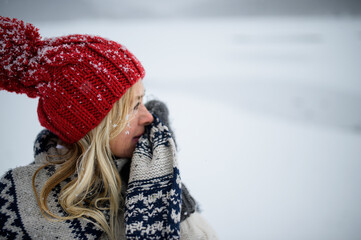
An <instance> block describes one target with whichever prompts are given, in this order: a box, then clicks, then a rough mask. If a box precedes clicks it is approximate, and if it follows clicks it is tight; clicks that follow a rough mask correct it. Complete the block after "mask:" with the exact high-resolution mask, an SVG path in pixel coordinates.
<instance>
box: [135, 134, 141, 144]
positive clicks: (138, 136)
mask: <svg viewBox="0 0 361 240" xmlns="http://www.w3.org/2000/svg"><path fill="white" fill-rule="evenodd" d="M142 135H143V133H141V134H139V135H137V136H135V137H133V142H135V143H137V142H138V140H139V138H140V137H141V136H142Z"/></svg>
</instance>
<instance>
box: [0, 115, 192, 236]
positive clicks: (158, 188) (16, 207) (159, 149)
mask: <svg viewBox="0 0 361 240" xmlns="http://www.w3.org/2000/svg"><path fill="white" fill-rule="evenodd" d="M155 119H157V118H155ZM157 126H158V127H157ZM147 131H148V133H149V134H148V133H147V134H148V135H147V137H144V138H142V140H141V143H140V144H138V146H137V148H136V152H137V154H136V156H134V157H133V159H132V161H129V159H114V161H115V165H116V167H117V168H118V171H119V172H120V173H122V177H124V175H128V174H123V173H124V172H128V173H129V185H128V187H127V185H125V186H124V187H125V188H124V194H125V195H126V199H127V202H126V205H127V207H126V216H125V218H126V219H127V221H126V225H125V226H123V227H122V229H123V230H122V232H123V235H124V238H125V234H126V233H127V237H126V238H127V239H177V238H179V236H178V234H179V230H178V229H179V220H180V219H179V218H180V215H181V216H182V217H181V221H182V222H185V221H186V220H187V219H188V218H189V217H190V216H192V214H193V213H194V212H195V209H196V203H195V201H194V199H193V198H192V197H191V196H190V194H189V193H188V191H187V190H184V191H181V190H180V189H179V182H180V178H179V174H178V173H179V172H178V170H176V169H177V167H176V166H177V164H176V159H175V157H174V156H173V154H175V153H174V151H173V150H174V144H173V141H172V139H171V138H170V137H171V136H170V135H169V132H167V128H166V127H165V126H163V124H162V123H161V122H160V121H159V120H156V121H155V123H154V124H153V125H152V127H151V128H150V129H148V130H147ZM150 136H152V138H151V137H150ZM148 137H149V138H148ZM147 139H148V140H147ZM58 143H59V138H58V137H57V136H56V135H55V134H53V133H51V132H50V131H48V130H44V131H42V132H41V133H40V134H39V135H38V137H37V139H36V141H35V144H34V154H35V161H34V163H32V164H30V165H28V166H24V167H18V168H15V169H12V170H10V171H8V172H7V173H6V174H5V175H4V176H3V177H2V179H1V181H0V239H107V236H106V234H105V233H104V232H103V231H102V229H100V228H98V227H97V226H96V225H94V224H93V223H91V222H88V221H85V220H84V219H82V218H79V219H73V220H67V221H61V222H50V221H48V220H46V219H45V218H44V217H43V216H42V214H41V212H40V209H39V207H38V205H37V202H36V199H35V196H34V193H33V190H32V184H31V182H32V177H33V174H34V172H35V171H36V170H37V169H38V168H39V167H40V166H42V165H43V164H44V163H46V161H47V159H48V156H55V155H58V154H61V153H64V152H65V151H66V149H65V148H58V147H57V146H58ZM151 149H154V151H155V152H153V153H151V152H150V150H151ZM144 156H145V158H144ZM150 156H152V159H150ZM166 156H168V157H169V158H168V157H167V158H165V157H166ZM167 159H168V161H167ZM147 162H148V163H149V166H145V165H144V164H145V163H147ZM157 164H159V166H155V165H157ZM127 165H130V170H129V169H128V170H127V169H126V168H127V167H126V166H127ZM163 167H164V169H162V168H163ZM58 168H59V166H58V165H51V166H48V167H46V168H44V169H43V170H41V171H40V172H39V173H38V175H37V177H36V182H35V184H36V189H37V192H40V190H41V187H42V186H43V184H44V182H45V181H46V180H47V179H48V178H49V177H50V176H52V175H53V174H54V172H55V171H56V170H57V169H58ZM152 169H156V173H155V174H151V173H149V172H148V171H151V170H152ZM72 178H73V176H72V177H70V178H68V179H66V180H65V181H64V182H62V183H61V184H60V185H58V186H56V187H55V188H54V189H53V190H52V191H51V193H50V194H49V197H48V205H49V209H50V210H51V211H52V212H54V213H56V214H59V215H60V216H65V215H66V213H65V211H64V210H63V209H62V208H61V206H60V204H59V203H58V196H59V193H60V190H61V188H62V187H63V186H64V185H65V184H67V183H68V182H69V181H70V180H71V179H72ZM173 189H174V190H173ZM182 189H186V188H185V186H184V185H183V184H182ZM142 191H143V192H142ZM180 191H181V193H182V194H181V198H182V199H184V201H183V200H182V205H181V213H180V212H179V208H180V201H181V200H180V195H179V193H180ZM152 193H157V194H152ZM152 197H153V198H152ZM141 199H143V200H144V201H141ZM152 199H153V200H154V202H152V201H151V200H152ZM148 200H149V201H148ZM173 210H174V211H173ZM121 212H123V211H121ZM104 213H105V214H106V212H104ZM121 217H123V215H121ZM132 219H133V220H134V221H133V220H132ZM153 223H154V224H153ZM155 223H157V224H155ZM152 226H154V228H153V229H154V231H150V230H151V229H152ZM186 226H188V224H186ZM195 226H196V225H195ZM188 228H192V227H191V226H189V227H187V229H188ZM126 229H127V231H126ZM147 231H148V232H147ZM187 231H188V230H187ZM142 234H146V235H142ZM121 239H123V238H122V237H121Z"/></svg>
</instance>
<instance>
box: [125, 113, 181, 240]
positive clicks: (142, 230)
mask: <svg viewBox="0 0 361 240" xmlns="http://www.w3.org/2000/svg"><path fill="white" fill-rule="evenodd" d="M181 186H182V185H181V179H180V175H179V170H178V165H177V159H176V149H175V144H174V141H173V139H172V136H171V134H170V132H169V130H168V128H167V126H165V125H164V124H163V123H162V122H161V121H160V120H159V118H158V117H157V116H155V115H154V121H153V123H152V124H151V125H150V126H147V129H146V132H145V134H144V135H143V136H142V137H141V138H140V139H139V141H138V144H137V147H136V149H135V151H134V154H133V158H132V164H131V167H130V176H129V184H128V189H127V195H126V201H125V233H126V236H127V239H144V238H146V239H179V238H180V228H179V224H180V219H181Z"/></svg>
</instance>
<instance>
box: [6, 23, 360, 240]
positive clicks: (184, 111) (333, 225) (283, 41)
mask: <svg viewBox="0 0 361 240" xmlns="http://www.w3.org/2000/svg"><path fill="white" fill-rule="evenodd" d="M35 24H36V25H37V26H38V27H39V28H40V30H41V33H42V35H43V36H58V35H63V34H70V33H90V34H98V35H101V36H104V37H108V38H110V39H113V40H116V41H119V42H120V43H123V44H125V45H126V46H127V47H128V48H129V49H130V50H131V51H132V52H133V53H135V55H136V56H137V57H138V58H139V59H140V60H141V61H142V62H143V64H144V65H145V68H146V70H147V76H146V80H145V81H144V83H145V85H146V88H147V93H148V98H149V99H151V98H157V99H160V100H163V101H165V102H166V103H167V104H168V106H169V109H170V114H171V119H172V124H173V128H174V131H175V133H176V137H177V142H178V144H179V150H180V152H179V160H180V165H181V171H182V177H183V180H184V182H185V183H186V184H187V185H188V187H189V189H190V191H191V192H192V194H193V195H194V196H195V197H196V199H197V200H198V201H199V202H200V204H201V208H202V209H203V214H204V216H205V217H206V218H207V219H208V221H209V222H210V223H211V225H212V226H213V227H214V228H215V229H216V231H217V232H218V234H219V236H220V237H221V239H247V240H256V239H257V240H258V239H260V240H271V239H277V240H280V239H291V240H296V239H299V240H301V239H302V240H304V239H307V240H311V239H312V240H313V239H314V240H320V239H325V240H331V239H348V240H351V239H360V238H361V230H360V229H361V228H360V226H361V205H360V202H361V174H360V171H361V105H360V103H361V80H360V77H361V68H360V62H361V19H352V18H265V19H259V18H255V19H252V18H249V19H207V20H195V21H190V20H188V21H182V20H172V21H168V20H167V21H160V20H142V21H136V20H132V21H119V22H114V21H113V22H109V21H105V20H104V21H97V22H95V21H78V22H61V23H42V22H40V23H35ZM0 104H1V110H2V116H1V121H2V124H1V128H0V131H1V132H2V133H3V134H2V135H1V137H0V144H1V148H0V154H1V156H2V159H3V160H2V166H1V168H0V171H1V173H3V172H5V171H6V170H7V169H9V168H11V167H15V166H19V165H25V164H27V163H30V162H31V161H32V157H31V155H32V142H33V139H34V138H35V136H36V134H37V133H38V132H39V131H40V129H41V127H40V126H39V124H38V123H37V116H36V100H30V99H28V98H26V97H25V96H21V95H16V94H8V93H5V92H0Z"/></svg>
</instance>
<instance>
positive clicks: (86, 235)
mask: <svg viewBox="0 0 361 240" xmlns="http://www.w3.org/2000/svg"><path fill="white" fill-rule="evenodd" d="M0 27H1V28H0V36H1V39H0V48H1V50H0V52H1V53H2V57H1V65H2V68H1V71H0V77H1V78H0V89H4V90H7V91H10V92H16V93H25V94H27V95H28V96H29V97H32V98H35V97H38V98H39V104H38V116H39V121H40V123H41V125H42V126H44V127H45V128H46V130H44V131H42V132H41V133H40V134H39V136H38V137H37V140H36V142H35V145H34V152H35V161H34V163H32V164H30V165H28V166H24V167H19V168H15V169H12V170H10V171H9V172H7V173H6V174H5V175H4V176H3V178H2V180H1V182H0V229H1V230H0V237H1V238H2V239H214V238H216V237H215V234H214V233H213V231H212V229H211V228H209V226H208V225H207V223H206V222H205V221H204V220H202V218H201V217H200V215H199V213H198V212H197V210H196V205H195V202H194V200H193V198H192V197H191V196H190V195H189V193H188V191H187V189H186V188H185V187H184V185H182V184H181V181H180V177H179V171H178V168H177V160H176V148H175V143H174V139H173V137H172V133H171V131H170V130H169V128H168V127H167V126H166V125H164V123H163V122H165V123H167V122H168V119H167V117H168V116H167V109H166V107H165V106H164V105H162V103H159V102H152V103H149V105H148V108H149V109H153V113H154V115H152V114H151V113H150V112H149V110H148V109H147V108H146V107H145V106H144V104H143V96H144V87H143V83H142V79H143V78H144V75H145V72H144V69H143V67H142V65H141V64H140V62H139V61H138V60H137V59H136V57H135V56H134V55H133V54H132V53H130V52H129V51H128V50H127V49H126V48H125V47H124V46H122V45H120V44H118V43H115V42H113V41H110V40H106V39H103V38H100V37H96V36H88V35H70V36H63V37H58V38H50V39H45V40H42V39H41V37H40V35H39V33H38V30H37V29H36V28H35V27H34V26H32V25H31V24H24V23H23V22H22V21H19V20H16V19H10V18H4V17H0ZM157 115H159V116H161V118H162V120H160V119H159V117H157Z"/></svg>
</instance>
